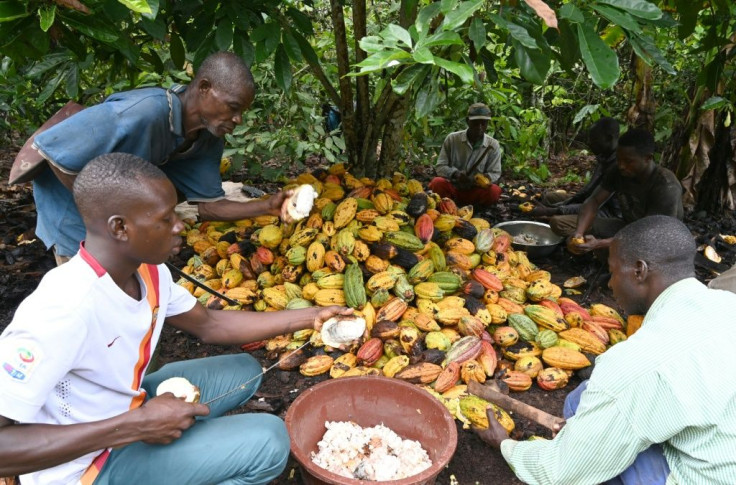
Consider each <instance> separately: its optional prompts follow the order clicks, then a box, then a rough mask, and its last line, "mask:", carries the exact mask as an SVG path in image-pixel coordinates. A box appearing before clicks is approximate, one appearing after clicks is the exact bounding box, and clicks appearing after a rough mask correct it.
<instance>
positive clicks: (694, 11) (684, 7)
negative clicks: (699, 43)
mask: <svg viewBox="0 0 736 485" xmlns="http://www.w3.org/2000/svg"><path fill="white" fill-rule="evenodd" d="M704 1H705V0H674V2H675V7H676V8H677V13H678V14H680V15H679V17H680V26H679V28H678V29H677V33H678V35H679V37H680V39H684V38H685V37H688V36H689V35H690V34H692V33H693V32H694V31H695V25H696V24H697V23H698V13H699V12H700V10H701V9H702V8H703V3H704Z"/></svg>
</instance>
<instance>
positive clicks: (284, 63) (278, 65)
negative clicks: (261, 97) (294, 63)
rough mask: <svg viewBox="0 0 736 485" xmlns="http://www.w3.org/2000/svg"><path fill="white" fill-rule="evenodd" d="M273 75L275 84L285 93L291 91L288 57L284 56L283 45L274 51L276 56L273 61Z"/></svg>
mask: <svg viewBox="0 0 736 485" xmlns="http://www.w3.org/2000/svg"><path fill="white" fill-rule="evenodd" d="M273 68H274V74H275V75H276V83H277V84H278V85H279V87H280V88H281V89H283V90H284V91H285V92H286V91H289V89H291V63H290V62H289V56H288V55H287V54H286V49H284V46H283V44H281V45H279V46H278V48H277V49H276V56H275V57H274V61H273Z"/></svg>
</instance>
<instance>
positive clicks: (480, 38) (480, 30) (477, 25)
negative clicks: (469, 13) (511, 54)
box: [468, 17, 486, 51]
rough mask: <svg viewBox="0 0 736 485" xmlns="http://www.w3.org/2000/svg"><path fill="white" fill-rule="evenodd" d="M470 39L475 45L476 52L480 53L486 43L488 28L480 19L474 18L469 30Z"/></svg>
mask: <svg viewBox="0 0 736 485" xmlns="http://www.w3.org/2000/svg"><path fill="white" fill-rule="evenodd" d="M468 37H469V38H470V40H472V41H473V44H475V50H477V51H479V50H481V49H482V48H483V46H484V45H485V43H486V27H485V25H483V21H482V20H481V19H480V17H474V18H473V21H472V22H470V27H469V28H468Z"/></svg>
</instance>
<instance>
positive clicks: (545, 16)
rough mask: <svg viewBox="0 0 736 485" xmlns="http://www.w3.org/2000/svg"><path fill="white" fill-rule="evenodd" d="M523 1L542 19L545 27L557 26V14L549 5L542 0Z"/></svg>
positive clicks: (554, 27)
mask: <svg viewBox="0 0 736 485" xmlns="http://www.w3.org/2000/svg"><path fill="white" fill-rule="evenodd" d="M524 2H525V3H526V4H527V5H529V6H530V7H531V8H532V10H534V12H535V13H536V14H537V16H538V17H539V18H541V19H542V20H544V23H545V24H547V27H550V28H552V29H556V28H557V16H556V15H555V11H554V10H552V9H551V8H550V7H549V5H547V4H546V3H544V2H543V1H542V0H524Z"/></svg>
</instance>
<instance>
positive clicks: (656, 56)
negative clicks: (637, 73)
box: [629, 35, 677, 74]
mask: <svg viewBox="0 0 736 485" xmlns="http://www.w3.org/2000/svg"><path fill="white" fill-rule="evenodd" d="M629 42H631V47H633V48H634V52H636V55H638V56H639V57H641V58H642V60H644V62H646V63H647V64H648V65H650V66H651V65H652V64H658V65H659V66H661V67H662V69H664V70H665V71H666V72H667V73H668V74H677V71H675V68H674V67H672V64H670V63H669V61H668V60H667V59H665V57H664V54H662V51H660V50H659V48H658V47H657V46H656V44H655V43H654V41H653V40H652V39H650V38H649V37H647V36H645V35H632V36H631V37H630V38H629Z"/></svg>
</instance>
